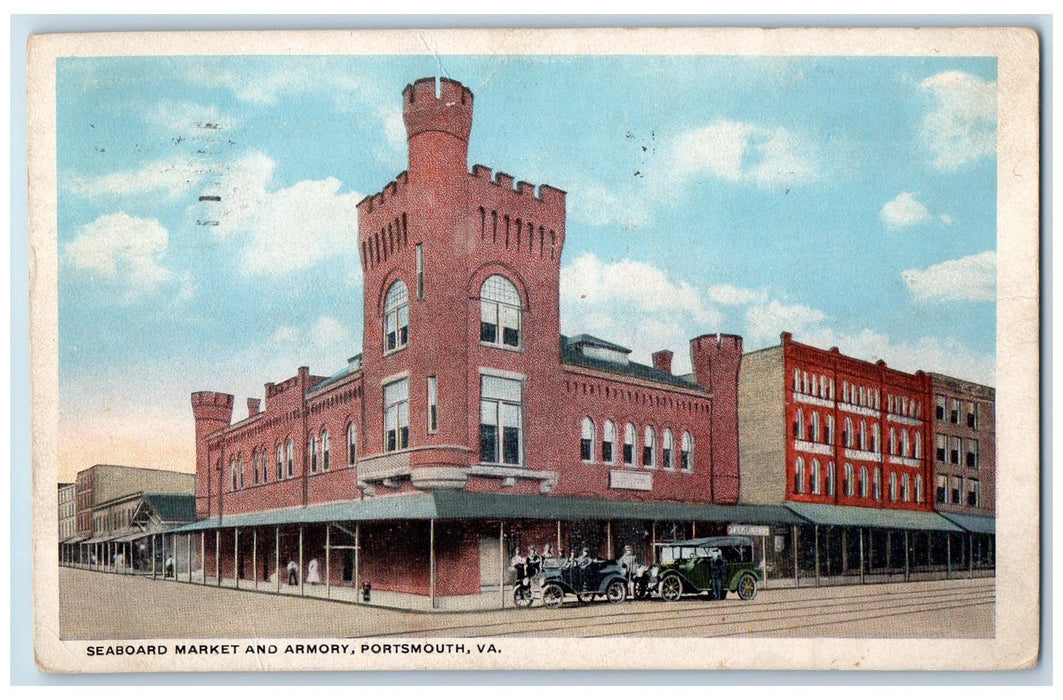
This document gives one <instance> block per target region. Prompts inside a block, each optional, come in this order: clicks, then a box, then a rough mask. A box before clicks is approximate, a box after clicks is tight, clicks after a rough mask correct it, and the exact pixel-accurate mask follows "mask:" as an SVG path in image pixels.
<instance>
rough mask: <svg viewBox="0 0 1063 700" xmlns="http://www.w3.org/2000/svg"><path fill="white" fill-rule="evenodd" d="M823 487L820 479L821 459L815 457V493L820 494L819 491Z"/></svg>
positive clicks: (813, 489) (813, 471)
mask: <svg viewBox="0 0 1063 700" xmlns="http://www.w3.org/2000/svg"><path fill="white" fill-rule="evenodd" d="M821 487H822V482H821V481H820V473H819V460H818V459H813V460H812V493H814V494H816V495H817V496H818V495H819V493H820V490H821Z"/></svg>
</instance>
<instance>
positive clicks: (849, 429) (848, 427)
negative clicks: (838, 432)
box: [842, 418, 854, 447]
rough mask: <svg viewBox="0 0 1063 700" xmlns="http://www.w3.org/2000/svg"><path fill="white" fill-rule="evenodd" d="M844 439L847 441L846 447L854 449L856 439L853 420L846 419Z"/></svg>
mask: <svg viewBox="0 0 1063 700" xmlns="http://www.w3.org/2000/svg"><path fill="white" fill-rule="evenodd" d="M842 439H843V440H844V441H845V446H846V447H852V446H853V440H854V437H853V420H852V418H846V419H845V432H844V434H843V435H842Z"/></svg>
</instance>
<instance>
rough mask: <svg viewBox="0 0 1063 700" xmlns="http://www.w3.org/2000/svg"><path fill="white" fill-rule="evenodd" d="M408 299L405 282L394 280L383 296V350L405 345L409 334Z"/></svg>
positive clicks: (387, 350)
mask: <svg viewBox="0 0 1063 700" xmlns="http://www.w3.org/2000/svg"><path fill="white" fill-rule="evenodd" d="M409 326H410V300H409V295H408V294H407V292H406V283H405V282H403V281H402V280H395V282H394V283H392V285H391V287H389V288H388V293H387V296H386V297H385V298H384V352H386V353H387V352H391V351H393V350H398V349H399V348H404V347H406V343H407V342H408V341H409V339H410V338H409V335H410V330H409Z"/></svg>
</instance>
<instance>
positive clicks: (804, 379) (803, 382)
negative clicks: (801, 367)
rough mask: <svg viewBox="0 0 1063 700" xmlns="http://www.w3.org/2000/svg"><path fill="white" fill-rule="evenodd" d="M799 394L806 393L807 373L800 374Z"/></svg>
mask: <svg viewBox="0 0 1063 700" xmlns="http://www.w3.org/2000/svg"><path fill="white" fill-rule="evenodd" d="M801 393H802V394H807V393H808V372H802V373H801Z"/></svg>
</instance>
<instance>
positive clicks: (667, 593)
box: [661, 574, 683, 603]
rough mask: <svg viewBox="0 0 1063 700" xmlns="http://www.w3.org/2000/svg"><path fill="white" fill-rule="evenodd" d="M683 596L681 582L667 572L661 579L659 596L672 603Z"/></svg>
mask: <svg viewBox="0 0 1063 700" xmlns="http://www.w3.org/2000/svg"><path fill="white" fill-rule="evenodd" d="M682 596H683V582H682V581H681V580H680V579H679V577H678V576H676V575H675V574H669V575H668V576H665V577H664V579H662V580H661V598H662V599H663V600H667V601H668V602H669V603H674V602H675V601H677V600H679V599H680V598H681V597H682Z"/></svg>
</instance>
